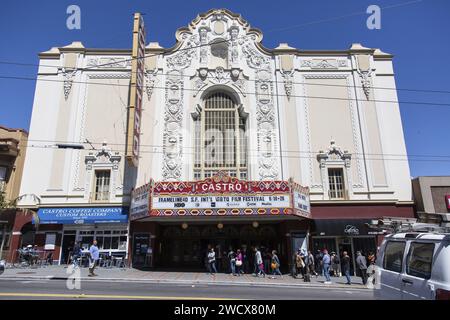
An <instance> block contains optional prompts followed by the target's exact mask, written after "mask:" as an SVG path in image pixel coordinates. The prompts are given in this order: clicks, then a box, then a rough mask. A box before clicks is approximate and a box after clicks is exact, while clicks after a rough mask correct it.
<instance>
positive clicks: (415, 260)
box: [375, 232, 450, 300]
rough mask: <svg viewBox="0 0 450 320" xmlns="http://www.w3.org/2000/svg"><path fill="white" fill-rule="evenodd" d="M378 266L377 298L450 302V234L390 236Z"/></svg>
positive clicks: (416, 233)
mask: <svg viewBox="0 0 450 320" xmlns="http://www.w3.org/2000/svg"><path fill="white" fill-rule="evenodd" d="M377 267H378V268H377V275H376V279H375V281H376V286H375V288H376V289H375V297H376V298H378V299H397V300H399V299H427V300H429V299H432V300H450V233H432V232H406V233H396V234H391V235H388V236H386V237H385V239H384V241H383V243H382V245H381V247H380V250H379V252H378V256H377Z"/></svg>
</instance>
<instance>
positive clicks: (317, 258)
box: [314, 250, 323, 278]
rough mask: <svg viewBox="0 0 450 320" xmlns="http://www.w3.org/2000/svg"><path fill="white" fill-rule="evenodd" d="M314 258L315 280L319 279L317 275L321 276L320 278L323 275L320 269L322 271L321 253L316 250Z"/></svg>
mask: <svg viewBox="0 0 450 320" xmlns="http://www.w3.org/2000/svg"><path fill="white" fill-rule="evenodd" d="M314 258H315V265H316V278H317V277H319V274H322V276H323V273H322V269H323V266H322V258H323V254H322V252H321V251H320V250H317V253H316V256H315V257H314Z"/></svg>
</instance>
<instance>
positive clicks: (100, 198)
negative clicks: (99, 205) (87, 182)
mask: <svg viewBox="0 0 450 320" xmlns="http://www.w3.org/2000/svg"><path fill="white" fill-rule="evenodd" d="M109 196H110V192H109V191H104V192H103V191H102V192H91V194H90V197H89V201H90V202H109Z"/></svg>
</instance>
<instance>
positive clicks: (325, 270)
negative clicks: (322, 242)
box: [322, 249, 331, 284]
mask: <svg viewBox="0 0 450 320" xmlns="http://www.w3.org/2000/svg"><path fill="white" fill-rule="evenodd" d="M322 264H323V267H322V273H323V275H324V276H325V282H324V283H325V284H331V279H330V264H331V257H330V255H329V254H328V250H327V249H323V258H322Z"/></svg>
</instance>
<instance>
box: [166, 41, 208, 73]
mask: <svg viewBox="0 0 450 320" xmlns="http://www.w3.org/2000/svg"><path fill="white" fill-rule="evenodd" d="M182 39H183V40H185V41H186V45H185V46H184V47H183V50H181V51H179V52H178V53H177V54H175V55H174V56H172V57H169V58H167V67H168V68H169V69H175V70H181V69H185V68H187V67H189V66H190V65H191V61H192V58H194V57H196V56H197V50H196V48H193V47H195V46H198V45H200V40H199V37H198V35H195V34H194V35H191V36H190V37H189V38H188V34H186V33H185V34H183V36H182Z"/></svg>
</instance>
